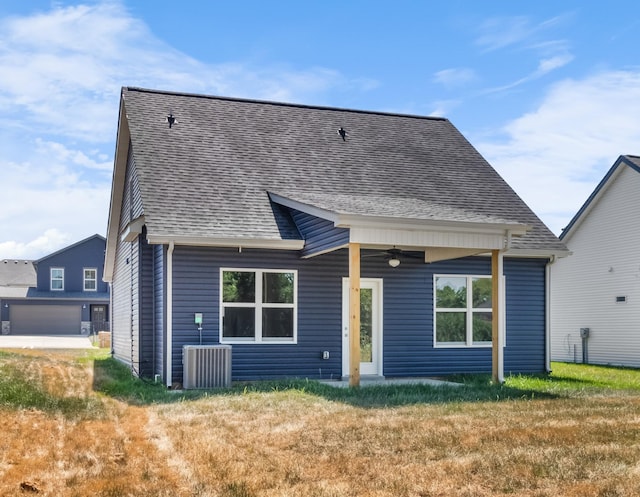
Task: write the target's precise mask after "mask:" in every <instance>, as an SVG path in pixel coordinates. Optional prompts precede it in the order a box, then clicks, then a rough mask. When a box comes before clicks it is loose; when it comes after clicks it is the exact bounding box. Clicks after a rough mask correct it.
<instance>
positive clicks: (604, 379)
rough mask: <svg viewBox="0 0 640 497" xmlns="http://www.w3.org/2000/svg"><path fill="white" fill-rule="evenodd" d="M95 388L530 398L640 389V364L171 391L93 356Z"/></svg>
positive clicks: (382, 403) (165, 396)
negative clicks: (436, 381) (499, 376)
mask: <svg viewBox="0 0 640 497" xmlns="http://www.w3.org/2000/svg"><path fill="white" fill-rule="evenodd" d="M94 366H95V373H94V378H95V383H94V388H95V390H97V391H99V392H102V393H104V394H105V395H109V396H113V397H116V398H119V399H121V400H124V401H127V402H130V403H133V404H140V405H144V404H151V403H173V402H181V401H185V400H195V399H199V398H203V397H210V396H219V395H252V394H263V393H273V392H289V393H299V394H306V395H311V396H317V397H323V398H325V399H327V400H331V401H335V402H343V403H347V404H350V405H354V406H358V407H364V408H367V407H371V408H374V407H393V406H403V405H411V404H441V403H450V402H451V403H453V402H455V403H458V402H487V401H503V400H530V399H543V398H556V397H564V398H570V397H580V396H588V395H599V394H602V393H603V392H609V391H611V390H616V391H619V392H624V391H633V392H635V393H637V391H638V390H640V370H638V369H629V368H614V367H606V366H589V365H582V364H564V363H554V364H553V368H554V370H553V373H551V374H533V375H521V374H519V375H510V376H507V378H506V379H505V382H504V384H502V385H496V384H494V383H492V381H491V376H490V375H488V374H471V375H456V376H452V377H449V378H447V379H448V380H450V381H455V382H457V383H460V384H461V385H459V386H446V385H445V386H431V385H373V386H366V387H361V388H335V387H332V386H330V385H327V384H324V383H320V382H318V381H314V380H306V379H291V380H278V381H255V382H234V386H233V387H232V388H229V389H212V390H185V391H170V390H167V388H166V387H165V386H164V385H163V384H161V383H153V382H151V381H148V380H143V379H140V378H137V377H135V376H133V375H132V374H131V371H130V370H129V368H127V367H126V366H125V365H123V364H122V363H120V362H118V361H116V360H114V359H112V358H110V357H102V358H97V359H96V360H95V363H94Z"/></svg>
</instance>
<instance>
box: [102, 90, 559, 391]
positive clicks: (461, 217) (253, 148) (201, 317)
mask: <svg viewBox="0 0 640 497" xmlns="http://www.w3.org/2000/svg"><path fill="white" fill-rule="evenodd" d="M566 253H567V251H566V248H565V246H564V244H563V243H562V242H560V241H559V240H558V238H557V237H556V236H555V235H553V234H552V233H551V232H550V231H549V229H548V228H547V227H546V226H545V225H544V224H543V223H542V222H541V221H540V220H539V219H538V217H536V215H535V214H534V213H533V212H532V211H531V210H530V209H529V208H528V207H527V206H526V204H525V203H524V202H523V201H522V200H521V199H520V198H519V197H518V195H517V194H516V193H515V192H514V191H513V190H512V189H511V188H510V187H509V186H508V185H507V184H506V183H505V182H504V180H503V179H502V178H501V177H500V176H499V175H498V174H497V173H496V171H494V170H493V169H492V168H491V166H490V165H489V164H488V163H487V162H486V161H485V160H484V159H483V158H482V156H480V154H479V153H478V152H477V151H476V150H475V149H474V148H473V147H472V146H471V145H470V144H469V142H468V141H467V140H466V139H465V138H464V137H463V136H462V135H461V134H460V132H459V131H458V130H457V129H456V128H455V127H454V126H453V125H452V124H451V123H450V122H449V121H448V120H447V119H443V118H433V117H420V116H409V115H399V114H390V113H381V112H365V111H357V110H345V109H335V108H327V107H313V106H305V105H291V104H283V103H274V102H263V101H253V100H242V99H232V98H220V97H211V96H205V95H190V94H180V93H170V92H163V91H155V90H146V89H139V88H123V90H122V98H121V103H120V117H119V124H118V136H117V145H116V156H115V165H114V173H113V186H112V192H111V207H110V211H109V225H108V234H107V251H106V260H105V279H106V280H107V281H109V282H111V288H112V293H111V298H112V316H113V318H112V344H113V354H114V356H115V357H116V358H118V359H119V360H121V361H124V362H126V363H127V364H129V365H130V366H131V368H132V370H133V371H134V372H135V373H136V374H140V375H142V376H147V377H154V376H156V377H160V378H162V379H163V381H164V382H165V384H166V385H167V386H172V385H174V384H176V383H180V382H181V381H182V373H183V364H182V354H183V346H185V345H193V344H200V343H202V344H212V345H215V344H229V345H231V346H232V349H233V354H232V357H233V359H232V371H233V378H234V379H238V380H244V379H266V378H284V377H308V378H342V377H349V379H350V381H351V382H352V384H357V383H358V382H359V378H360V375H361V374H362V375H374V376H378V377H402V376H404V377H407V376H431V375H443V374H449V373H462V372H481V371H486V372H492V373H493V375H494V378H497V379H498V380H500V379H501V377H502V374H503V372H504V371H507V372H541V371H545V370H547V369H548V367H549V350H548V347H549V341H548V336H547V333H548V326H547V325H548V313H547V310H548V302H547V298H548V289H547V284H548V278H547V271H548V267H547V266H548V263H549V261H550V259H552V258H555V257H560V256H563V255H566ZM199 321H201V328H202V329H199V328H200V325H199V324H198V322H199Z"/></svg>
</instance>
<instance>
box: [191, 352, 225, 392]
mask: <svg viewBox="0 0 640 497" xmlns="http://www.w3.org/2000/svg"><path fill="white" fill-rule="evenodd" d="M182 366H183V373H182V387H183V388H184V389H191V388H216V387H227V388H228V387H230V386H231V345H185V346H184V347H183V348H182Z"/></svg>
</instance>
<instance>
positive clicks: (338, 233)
mask: <svg viewBox="0 0 640 497" xmlns="http://www.w3.org/2000/svg"><path fill="white" fill-rule="evenodd" d="M290 210H291V216H292V217H293V220H294V221H295V223H296V226H297V227H298V231H299V232H300V234H301V235H302V236H303V238H304V240H305V243H304V249H303V250H302V256H303V257H308V256H312V255H314V254H319V253H322V252H326V251H329V250H332V249H335V248H337V247H343V246H345V245H346V244H348V243H349V230H348V229H346V228H336V227H335V226H334V225H333V222H331V221H327V220H326V219H322V218H319V217H316V216H312V215H310V214H306V213H304V212H300V211H297V210H295V209H290Z"/></svg>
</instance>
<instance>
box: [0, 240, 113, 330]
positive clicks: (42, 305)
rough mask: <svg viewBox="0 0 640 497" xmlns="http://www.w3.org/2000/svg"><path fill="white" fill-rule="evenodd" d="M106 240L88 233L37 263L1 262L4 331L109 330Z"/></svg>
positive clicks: (0, 301) (0, 313) (0, 304)
mask: <svg viewBox="0 0 640 497" xmlns="http://www.w3.org/2000/svg"><path fill="white" fill-rule="evenodd" d="M105 245H106V240H105V238H104V237H102V236H100V235H93V236H90V237H89V238H86V239H84V240H81V241H79V242H77V243H74V244H73V245H70V246H68V247H66V248H63V249H61V250H58V251H56V252H54V253H52V254H49V255H47V256H45V257H43V258H41V259H39V260H37V261H25V260H22V261H17V260H10V259H8V260H3V261H0V317H1V320H2V334H4V335H8V334H11V335H80V334H84V335H88V334H90V333H96V332H98V331H104V330H108V329H109V287H108V285H107V284H106V283H105V282H104V281H103V280H102V277H103V272H104V253H105Z"/></svg>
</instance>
